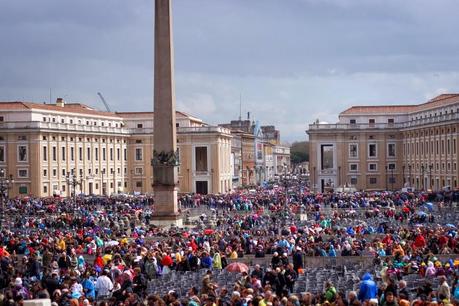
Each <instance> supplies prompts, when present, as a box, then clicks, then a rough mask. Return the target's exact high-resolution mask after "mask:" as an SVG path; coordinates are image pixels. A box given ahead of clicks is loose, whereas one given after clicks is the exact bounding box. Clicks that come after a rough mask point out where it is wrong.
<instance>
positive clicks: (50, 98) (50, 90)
mask: <svg viewBox="0 0 459 306" xmlns="http://www.w3.org/2000/svg"><path fill="white" fill-rule="evenodd" d="M51 92H52V89H51V88H50V89H49V104H51V101H53V100H52V94H51Z"/></svg>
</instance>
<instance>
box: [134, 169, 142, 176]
mask: <svg viewBox="0 0 459 306" xmlns="http://www.w3.org/2000/svg"><path fill="white" fill-rule="evenodd" d="M142 173H143V168H135V174H137V175H141V174H142Z"/></svg>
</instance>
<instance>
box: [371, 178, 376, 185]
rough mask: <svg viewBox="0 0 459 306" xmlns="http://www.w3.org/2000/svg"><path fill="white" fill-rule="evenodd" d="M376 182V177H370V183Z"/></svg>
mask: <svg viewBox="0 0 459 306" xmlns="http://www.w3.org/2000/svg"><path fill="white" fill-rule="evenodd" d="M377 182H378V180H377V179H376V177H370V185H376V183H377Z"/></svg>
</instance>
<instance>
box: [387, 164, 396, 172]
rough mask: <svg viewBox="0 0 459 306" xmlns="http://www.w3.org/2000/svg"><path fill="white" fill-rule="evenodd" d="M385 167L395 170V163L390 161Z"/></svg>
mask: <svg viewBox="0 0 459 306" xmlns="http://www.w3.org/2000/svg"><path fill="white" fill-rule="evenodd" d="M387 169H389V170H395V164H394V163H390V164H388V165H387Z"/></svg>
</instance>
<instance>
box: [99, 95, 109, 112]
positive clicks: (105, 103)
mask: <svg viewBox="0 0 459 306" xmlns="http://www.w3.org/2000/svg"><path fill="white" fill-rule="evenodd" d="M97 95H98V96H99V98H100V99H101V100H102V103H104V105H105V108H106V109H107V112H110V113H111V112H112V110H111V109H110V106H108V103H107V101H105V99H104V96H102V94H101V93H100V92H98V93H97Z"/></svg>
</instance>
